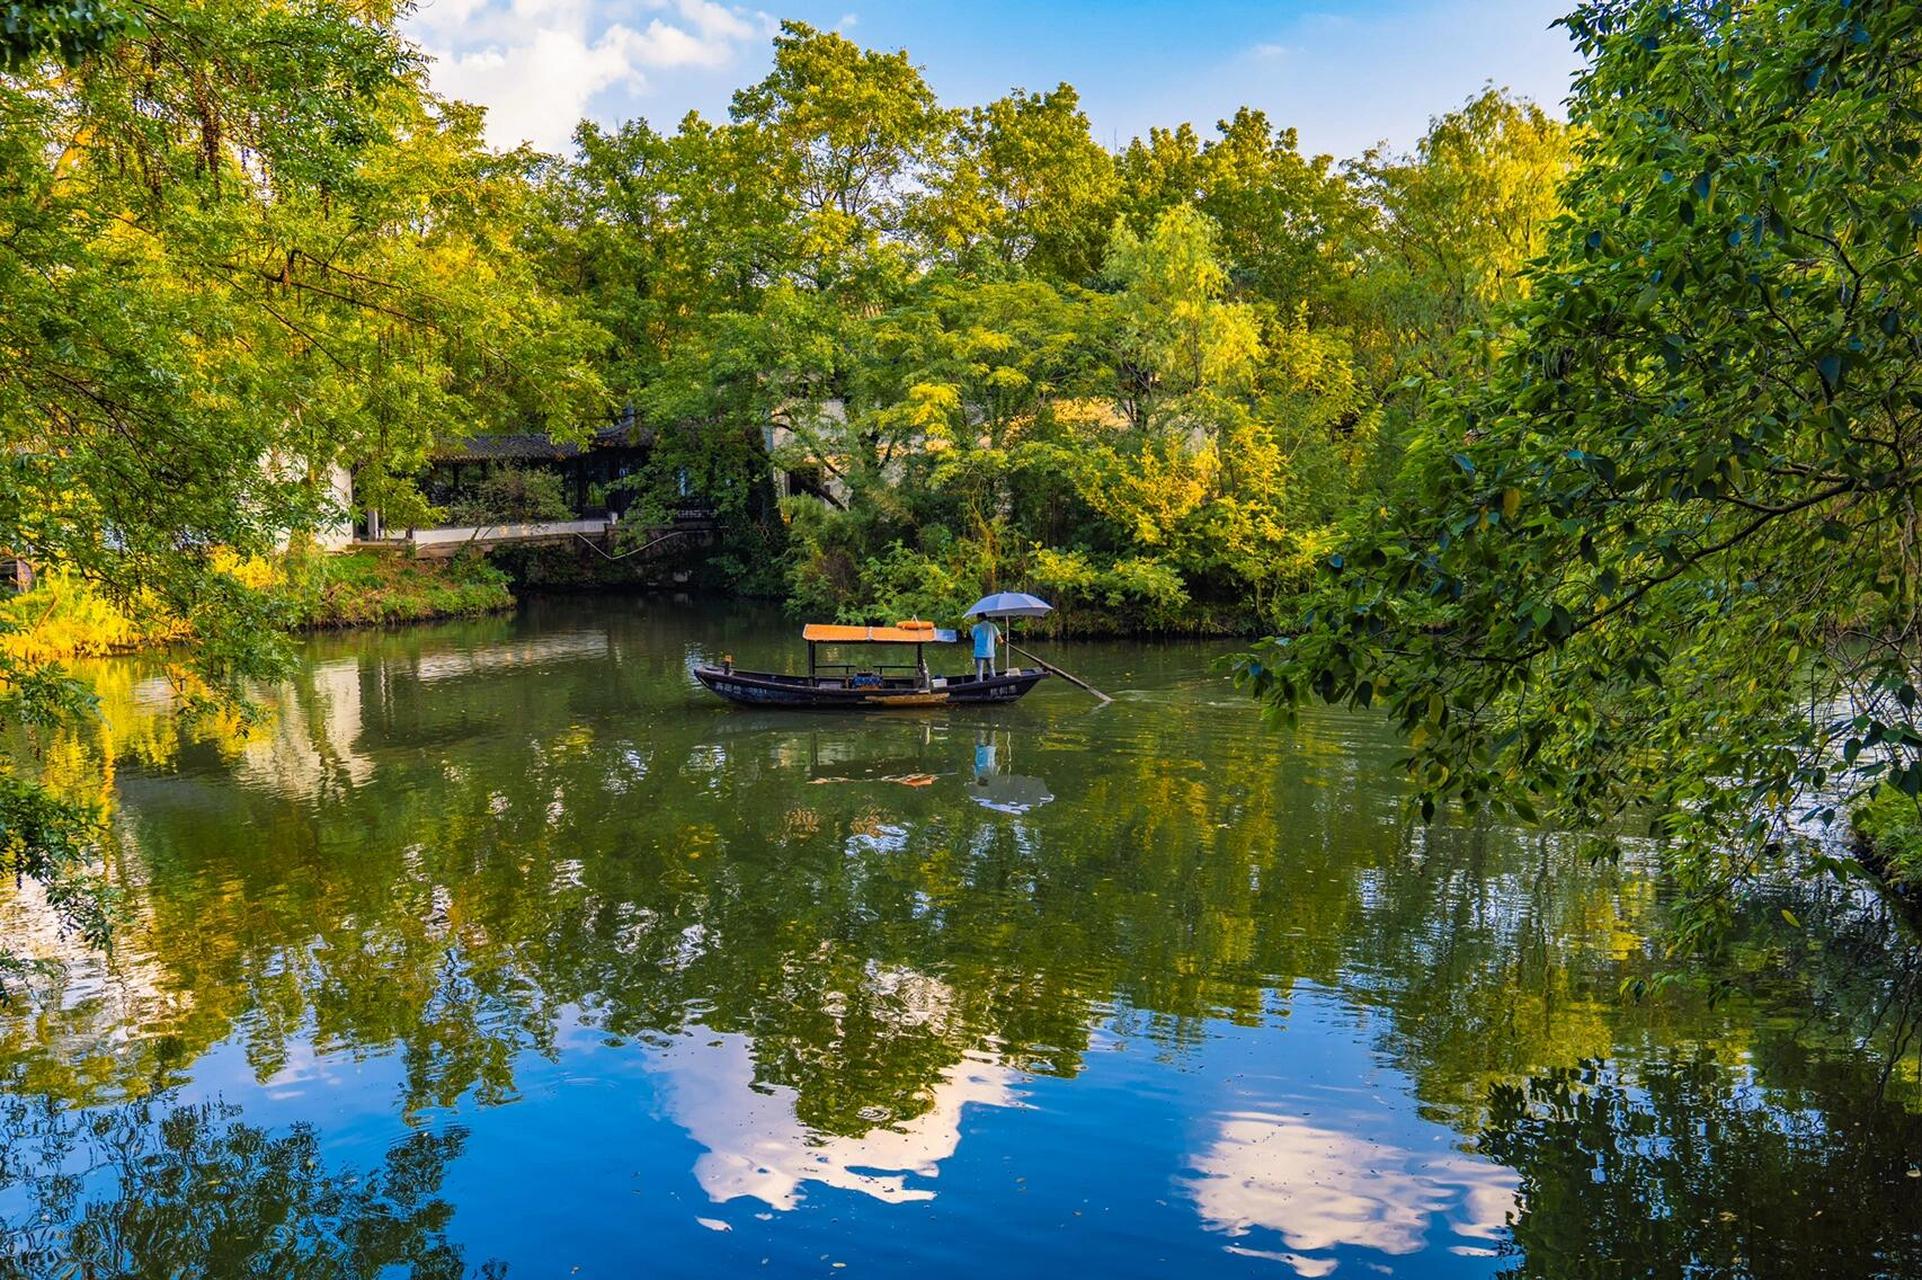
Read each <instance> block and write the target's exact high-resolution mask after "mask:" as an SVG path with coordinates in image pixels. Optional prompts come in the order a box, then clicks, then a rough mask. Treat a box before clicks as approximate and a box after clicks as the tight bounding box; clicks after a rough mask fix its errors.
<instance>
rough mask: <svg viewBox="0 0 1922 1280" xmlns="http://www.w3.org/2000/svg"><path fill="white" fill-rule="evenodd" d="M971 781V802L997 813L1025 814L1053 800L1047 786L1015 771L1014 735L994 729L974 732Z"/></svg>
mask: <svg viewBox="0 0 1922 1280" xmlns="http://www.w3.org/2000/svg"><path fill="white" fill-rule="evenodd" d="M972 781H973V783H974V787H973V790H971V791H969V792H968V799H970V800H972V801H974V803H976V804H978V805H980V806H981V807H982V808H984V809H992V810H994V811H995V812H997V813H1008V814H1023V813H1026V812H1028V810H1030V809H1035V808H1039V807H1040V806H1041V805H1044V804H1046V803H1048V802H1049V801H1050V800H1052V799H1054V796H1053V794H1051V793H1050V792H1049V790H1048V784H1047V783H1045V782H1043V781H1042V780H1041V779H1039V778H1036V777H1031V776H1027V775H1024V774H1018V773H1015V772H1014V742H1013V735H1012V734H1007V733H1003V732H1001V731H998V730H994V729H977V730H975V735H974V774H973V777H972Z"/></svg>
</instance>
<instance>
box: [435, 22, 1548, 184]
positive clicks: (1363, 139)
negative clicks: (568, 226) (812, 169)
mask: <svg viewBox="0 0 1922 1280" xmlns="http://www.w3.org/2000/svg"><path fill="white" fill-rule="evenodd" d="M1567 7H1568V4H1567V0H1426V2H1422V0H1359V2H1355V3H1336V2H1333V0H1321V2H1320V3H1314V2H1306V3H1294V2H1290V0H1269V2H1268V3H1252V2H1250V0H1188V2H1187V3H1174V4H1170V3H1146V2H1145V0H1105V2H1100V0H1065V2H1062V3H1040V2H1037V0H1029V2H1028V3H1020V2H1018V0H973V2H972V3H961V2H950V0H892V2H891V3H880V2H869V3H863V0H833V2H832V3H826V4H822V3H813V2H811V0H797V2H796V3H788V4H782V5H780V6H778V7H776V8H762V7H760V6H757V5H732V4H727V3H722V2H720V0H423V2H422V4H421V6H420V8H419V10H418V11H417V12H416V13H415V14H414V16H413V17H412V18H411V19H410V20H409V29H410V33H411V34H412V35H413V36H414V38H415V39H416V40H418V41H419V42H420V43H421V44H422V45H423V46H424V47H425V48H426V49H427V50H428V52H429V53H430V54H431V55H432V56H433V57H434V59H435V61H434V66H433V70H432V75H433V78H434V83H435V85H436V87H437V88H439V89H440V90H441V92H443V93H448V94H450V95H453V96H456V97H461V98H466V99H468V100H470V101H474V102H480V103H482V104H484V105H486V106H487V107H488V108H489V138H490V140H491V141H492V142H494V143H495V144H496V145H500V146H511V145H513V144H515V143H517V142H519V141H521V140H522V139H527V140H529V141H532V142H534V143H535V144H536V145H537V146H541V147H543V148H546V149H549V150H560V149H562V148H564V146H565V144H566V140H567V135H568V134H569V132H570V131H571V130H572V128H573V124H574V121H575V120H577V119H579V118H580V117H581V116H583V115H585V116H588V117H591V118H593V119H596V120H600V121H603V122H614V121H619V120H622V119H626V118H629V117H632V116H645V117H646V118H647V119H649V120H650V121H652V122H653V123H655V124H656V125H657V126H662V127H669V128H671V127H672V126H673V124H674V123H675V122H676V121H677V120H678V119H679V118H680V117H681V116H682V115H683V114H684V113H686V112H687V111H689V110H699V111H701V112H702V113H703V114H705V115H708V116H710V117H713V118H720V117H723V116H724V115H725V114H726V111H727V103H728V97H729V95H730V94H731V93H732V92H733V91H734V89H735V88H737V87H738V86H740V85H743V84H747V83H750V82H751V81H753V80H756V79H758V78H759V77H760V76H761V75H762V74H764V72H765V71H766V68H767V66H768V62H769V58H770V50H769V44H768V39H769V36H770V35H771V33H772V32H773V30H774V28H775V26H776V24H777V23H778V21H779V20H781V19H783V18H798V19H801V20H803V21H806V22H810V23H813V24H814V25H815V26H819V27H832V28H836V29H838V30H840V31H842V32H844V33H845V34H846V35H847V36H848V37H849V38H851V39H854V40H857V41H859V42H860V43H862V44H866V45H869V46H872V47H876V48H887V49H897V48H906V49H907V50H908V52H909V53H910V55H911V56H912V57H913V58H914V61H915V62H916V63H917V64H919V65H920V66H921V67H922V68H923V70H924V71H925V73H926V75H927V77H928V80H929V82H930V83H931V84H932V85H933V86H934V88H935V91H936V92H937V93H938V94H940V96H941V99H942V101H943V102H944V103H946V104H948V105H950V106H963V105H968V104H971V103H976V102H983V101H986V100H988V99H990V98H994V97H997V96H999V95H1000V94H1003V93H1005V92H1007V91H1008V90H1009V89H1010V88H1014V87H1022V88H1027V89H1033V90H1041V89H1047V88H1052V87H1053V86H1054V85H1055V84H1057V83H1059V82H1061V81H1063V80H1066V81H1068V82H1069V83H1071V84H1073V85H1074V86H1075V87H1076V88H1077V89H1079V90H1080V91H1081V95H1082V102H1083V105H1084V106H1085V108H1086V109H1087V112H1088V115H1089V117H1090V119H1091V120H1092V121H1093V124H1094V131H1095V137H1096V138H1097V139H1098V140H1100V141H1102V142H1104V143H1107V144H1108V145H1110V146H1121V145H1124V144H1126V142H1127V141H1128V139H1130V138H1132V137H1134V136H1136V135H1137V134H1141V133H1145V132H1146V131H1147V129H1148V127H1149V126H1150V125H1155V124H1179V123H1181V122H1182V121H1192V122H1193V123H1195V124H1196V125H1197V126H1198V127H1200V128H1203V129H1204V130H1206V129H1208V128H1209V127H1210V126H1212V125H1213V123H1214V122H1215V121H1216V120H1218V119H1220V118H1222V117H1223V116H1226V115H1230V114H1232V113H1233V111H1234V109H1235V108H1236V107H1237V106H1240V105H1242V104H1247V105H1250V106H1256V107H1260V108H1262V109H1263V110H1265V111H1267V112H1268V114H1269V116H1270V118H1271V119H1273V120H1274V121H1275V122H1276V123H1277V124H1282V125H1292V126H1294V127H1296V128H1298V129H1299V130H1300V131H1301V140H1302V146H1303V148H1304V149H1306V150H1310V151H1325V152H1330V153H1332V154H1334V155H1336V156H1339V157H1344V158H1345V157H1349V156H1353V155H1357V154H1359V153H1360V152H1361V151H1363V150H1365V149H1366V148H1368V147H1370V146H1372V145H1374V144H1376V143H1377V142H1382V141H1386V142H1388V143H1390V144H1391V145H1393V146H1395V147H1397V148H1405V147H1407V146H1409V145H1411V144H1412V143H1413V142H1414V141H1415V140H1416V139H1417V138H1419V137H1420V136H1421V134H1422V131H1423V130H1424V129H1425V128H1426V127H1427V122H1428V120H1429V119H1430V118H1431V117H1432V116H1434V115H1436V114H1438V113H1440V112H1443V111H1446V110H1448V109H1449V108H1450V107H1452V106H1455V105H1457V104H1458V103H1460V102H1462V101H1463V100H1464V99H1466V98H1467V97H1469V96H1470V95H1471V94H1473V93H1475V92H1477V91H1478V90H1479V89H1480V88H1481V86H1482V85H1483V84H1484V83H1487V82H1491V81H1492V82H1493V83H1495V84H1497V85H1502V86H1506V87H1508V88H1511V89H1513V90H1514V91H1515V92H1517V93H1520V94H1522V95H1524V96H1526V97H1530V98H1533V99H1535V100H1536V101H1537V102H1540V103H1542V104H1543V105H1544V106H1546V107H1550V108H1552V109H1554V110H1555V111H1557V112H1558V113H1559V111H1560V104H1561V101H1562V99H1563V97H1564V96H1565V95H1566V93H1567V86H1568V78H1569V75H1570V73H1571V72H1572V71H1573V70H1574V69H1575V66H1576V58H1575V56H1574V53H1573V52H1572V51H1571V50H1570V48H1569V46H1568V42H1567V39H1566V37H1565V36H1564V34H1563V33H1562V32H1561V31H1560V30H1559V29H1553V30H1551V29H1550V27H1549V24H1550V23H1551V22H1552V21H1553V20H1554V19H1555V18H1556V17H1557V16H1558V15H1559V14H1560V13H1562V12H1564V11H1565V10H1566V8H1567Z"/></svg>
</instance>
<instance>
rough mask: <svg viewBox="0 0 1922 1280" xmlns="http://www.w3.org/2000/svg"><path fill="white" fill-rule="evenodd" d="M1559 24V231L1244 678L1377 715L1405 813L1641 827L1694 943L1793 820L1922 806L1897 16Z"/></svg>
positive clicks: (1918, 131)
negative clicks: (1573, 64) (1563, 149)
mask: <svg viewBox="0 0 1922 1280" xmlns="http://www.w3.org/2000/svg"><path fill="white" fill-rule="evenodd" d="M1568 26H1569V28H1570V30H1571V31H1572V32H1573V33H1574V34H1575V36H1576V38H1577V40H1578V42H1579V43H1580V45H1581V47H1582V48H1583V49H1584V51H1586V52H1587V53H1588V54H1589V55H1590V56H1591V58H1592V59H1593V62H1592V66H1591V68H1590V69H1589V70H1588V71H1587V72H1586V73H1585V74H1584V75H1583V76H1582V77H1581V79H1580V82H1579V84H1578V92H1577V96H1576V98H1575V119H1576V122H1577V124H1578V125H1579V126H1580V127H1581V129H1582V130H1583V132H1584V134H1585V138H1584V141H1583V143H1582V166H1581V170H1580V173H1579V175H1578V176H1577V177H1576V178H1575V180H1574V181H1573V183H1572V185H1571V187H1570V189H1569V195H1568V199H1569V208H1570V212H1569V214H1568V215H1567V216H1566V217H1565V218H1563V219H1561V220H1559V221H1558V222H1557V223H1555V224H1554V226H1553V228H1552V229H1551V232H1550V249H1549V252H1548V254H1547V256H1546V257H1545V259H1544V260H1542V261H1541V262H1540V263H1539V264H1538V265H1537V266H1536V267H1534V268H1533V269H1531V271H1530V273H1529V278H1528V280H1527V282H1526V283H1527V288H1528V296H1527V298H1526V299H1525V301H1523V302H1522V303H1520V304H1519V305H1518V307H1517V308H1516V309H1515V310H1514V311H1513V312H1512V314H1511V316H1510V317H1509V319H1508V320H1507V322H1506V323H1505V324H1504V325H1503V326H1502V327H1501V328H1500V329H1499V330H1498V331H1496V332H1494V333H1492V334H1490V335H1489V336H1488V339H1487V344H1486V346H1485V347H1484V348H1483V350H1482V359H1481V360H1480V361H1478V362H1476V363H1475V364H1474V365H1473V366H1472V367H1469V368H1467V369H1465V370H1464V371H1462V372H1460V373H1458V374H1456V375H1455V376H1453V377H1452V378H1451V379H1449V380H1448V381H1446V382H1444V383H1442V384H1440V385H1438V386H1436V387H1435V388H1434V393H1433V400H1432V404H1431V409H1430V412H1429V415H1428V418H1427V421H1426V422H1425V423H1424V424H1423V426H1422V428H1421V432H1420V434H1419V436H1418V438H1417V439H1416V440H1415V441H1414V443H1413V445H1412V446H1411V450H1410V454H1409V457H1408V460H1407V465H1406V483H1407V487H1406V489H1405V491H1404V492H1403V494H1402V495H1401V502H1400V504H1399V505H1396V506H1394V507H1393V508H1391V509H1390V510H1388V511H1385V512H1382V513H1380V514H1379V515H1378V516H1377V515H1372V514H1371V515H1370V516H1369V517H1368V518H1367V519H1366V520H1361V521H1358V522H1357V526H1356V529H1355V533H1354V537H1353V539H1352V541H1351V544H1350V545H1348V546H1347V547H1345V548H1343V549H1342V550H1341V552H1340V553H1339V554H1337V555H1333V556H1331V557H1329V560H1328V564H1329V566H1330V568H1331V571H1332V572H1331V574H1330V575H1329V579H1328V581H1327V583H1326V586H1325V588H1324V589H1323V590H1322V592H1321V593H1320V595H1319V598H1318V600H1317V604H1316V610H1315V612H1314V615H1313V619H1312V623H1311V625H1310V626H1309V627H1308V628H1307V629H1306V631H1305V632H1304V633H1303V634H1301V635H1298V636H1294V637H1290V638H1287V639H1282V640H1278V641H1275V642H1273V643H1271V644H1269V645H1267V646H1266V647H1264V648H1263V649H1262V650H1261V652H1260V653H1259V654H1258V655H1257V656H1256V657H1254V658H1253V659H1252V660H1251V661H1250V662H1249V663H1248V664H1247V666H1246V667H1245V674H1246V675H1247V676H1248V677H1249V679H1250V681H1251V683H1252V684H1253V685H1254V687H1255V688H1256V689H1258V690H1259V691H1260V692H1262V693H1263V694H1265V695H1266V696H1268V697H1270V698H1272V699H1274V700H1276V701H1278V702H1283V703H1292V702H1294V701H1296V700H1298V699H1300V698H1302V697H1304V696H1309V695H1318V696H1321V697H1324V698H1330V699H1339V700H1345V701H1350V702H1354V703H1359V704H1362V705H1368V704H1370V703H1385V704H1386V705H1387V707H1388V708H1389V709H1390V712H1391V714H1392V715H1393V716H1394V718H1395V719H1396V721H1397V722H1398V723H1399V724H1400V725H1401V726H1402V728H1403V729H1404V730H1406V732H1407V733H1408V735H1409V742H1410V744H1411V747H1412V752H1411V755H1410V757H1409V760H1408V767H1409V770H1410V773H1411V776H1412V777H1413V779H1414V782H1415V784H1416V788H1417V791H1418V794H1419V796H1420V797H1421V803H1422V805H1423V807H1424V808H1425V809H1426V810H1427V811H1429V812H1433V809H1434V807H1435V805H1436V804H1438V803H1439V802H1442V801H1444V800H1447V799H1450V798H1453V799H1457V800H1460V801H1461V802H1463V803H1464V804H1465V805H1467V806H1468V807H1470V808H1477V807H1486V806H1492V807H1495V808H1497V809H1513V810H1514V811H1516V812H1518V813H1520V814H1522V815H1523V816H1524V817H1528V816H1533V815H1535V814H1536V813H1538V812H1540V813H1550V814H1552V815H1553V817H1554V818H1555V819H1556V820H1557V821H1560V822H1563V823H1569V824H1574V825H1576V826H1579V827H1583V828H1589V829H1595V830H1600V831H1603V832H1609V831H1615V830H1620V829H1621V827H1620V825H1619V824H1622V823H1624V822H1626V821H1630V820H1634V821H1636V822H1640V821H1642V820H1644V819H1646V820H1649V821H1652V823H1653V827H1654V830H1655V832H1656V833H1657V834H1658V835H1660V836H1662V837H1663V838H1664V840H1665V841H1666V849H1667V859H1668V866H1669V868H1670V869H1671V870H1672V871H1673V872H1674V873H1675V875H1676V876H1677V877H1678V879H1679V881H1680V883H1681V885H1682V887H1683V888H1684V890H1685V891H1686V893H1687V896H1688V899H1689V901H1690V903H1691V905H1692V907H1693V908H1694V909H1693V910H1692V911H1691V912H1689V913H1688V914H1687V917H1686V922H1685V924H1684V925H1683V926H1682V927H1681V928H1680V930H1679V933H1678V935H1677V938H1676V941H1677V942H1678V944H1680V945H1683V946H1691V945H1695V944H1701V943H1706V942H1709V941H1711V940H1713V939H1714V938H1716V937H1717V936H1719V935H1720V932H1721V926H1723V925H1724V924H1725V923H1726V921H1727V918H1728V912H1729V910H1730V897H1731V893H1730V891H1731V889H1734V888H1738V887H1740V886H1741V885H1743V884H1744V883H1746V882H1747V880H1748V877H1749V876H1750V874H1751V873H1752V872H1753V870H1754V869H1755V867H1756V865H1757V862H1758V860H1760V859H1764V858H1766V857H1767V856H1769V855H1770V854H1771V853H1773V852H1774V851H1776V850H1777V849H1779V848H1780V847H1782V845H1783V843H1784V842H1785V841H1788V840H1789V839H1790V838H1791V837H1792V836H1793V835H1794V833H1795V832H1796V830H1797V829H1798V823H1799V822H1801V821H1803V820H1805V819H1811V818H1812V819H1829V818H1832V817H1833V816H1834V809H1835V807H1836V806H1837V805H1838V803H1839V802H1840V801H1841V800H1842V799H1845V798H1847V797H1848V796H1850V795H1854V794H1859V793H1861V792H1863V791H1866V790H1869V789H1873V788H1876V787H1894V788H1896V789H1897V790H1898V791H1900V792H1903V793H1905V794H1907V795H1909V796H1914V795H1916V794H1917V793H1918V792H1922V761H1918V758H1917V748H1918V746H1919V745H1922V725H1918V724H1917V722H1916V716H1915V713H1914V707H1915V704H1916V691H1915V686H1916V681H1915V667H1914V654H1915V644H1916V641H1917V634H1916V626H1917V623H1916V619H1917V617H1918V613H1917V608H1916V606H1917V591H1918V585H1917V584H1918V583H1922V566H1918V565H1917V563H1916V560H1915V556H1916V551H1915V548H1916V545H1917V543H1916V539H1915V530H1916V514H1915V512H1916V506H1915V499H1916V493H1917V488H1918V484H1919V483H1922V469H1918V467H1917V464H1916V462H1915V460H1914V459H1915V455H1916V450H1917V448H1918V446H1919V445H1922V434H1919V433H1922V416H1919V414H1918V406H1922V361H1918V359H1917V353H1916V340H1915V336H1914V334H1915V327H1916V325H1917V322H1918V321H1917V316H1918V306H1919V305H1922V256H1919V255H1918V254H1917V252H1916V243H1917V241H1916V234H1917V233H1916V225H1917V224H1916V215H1915V210H1916V209H1917V208H1919V207H1922V185H1918V177H1917V174H1918V170H1917V168H1916V165H1915V158H1916V156H1917V155H1918V154H1922V116H1919V115H1918V113H1916V112H1915V111H1913V110H1911V109H1909V108H1908V107H1907V106H1906V105H1904V104H1907V103H1909V102H1912V101H1913V100H1914V97H1915V94H1916V92H1917V89H1918V72H1917V67H1918V65H1922V56H1919V55H1922V26H1918V22H1917V15H1916V12H1915V11H1914V10H1913V9H1912V8H1909V7H1905V6H1895V5H1881V6H1877V5H1870V6H1860V5H1852V4H1849V3H1845V0H1827V2H1818V3H1810V4H1802V5H1796V6H1792V7H1788V8H1774V9H1772V8H1763V7H1750V6H1746V5H1738V4H1720V3H1717V4H1706V5H1700V6H1692V7H1677V6H1673V5H1667V4H1658V3H1648V2H1641V0H1609V2H1607V3H1598V4H1590V5H1584V6H1583V7H1581V8H1580V9H1578V10H1577V11H1576V12H1575V14H1574V15H1572V16H1571V17H1570V18H1569V19H1568ZM1375 521H1379V524H1378V527H1377V528H1373V529H1371V528H1368V527H1366V525H1367V524H1369V523H1373V522H1375Z"/></svg>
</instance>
